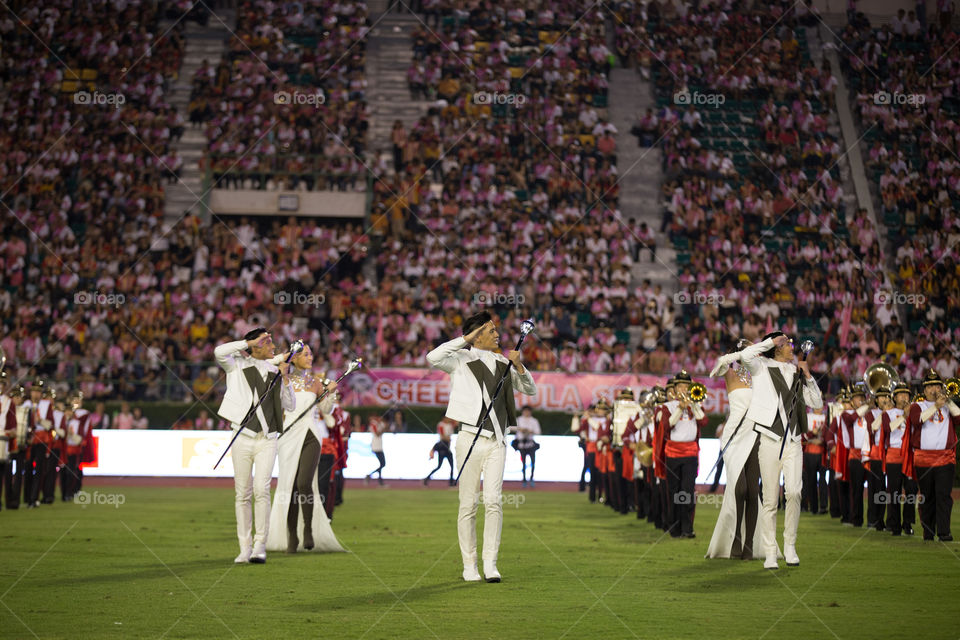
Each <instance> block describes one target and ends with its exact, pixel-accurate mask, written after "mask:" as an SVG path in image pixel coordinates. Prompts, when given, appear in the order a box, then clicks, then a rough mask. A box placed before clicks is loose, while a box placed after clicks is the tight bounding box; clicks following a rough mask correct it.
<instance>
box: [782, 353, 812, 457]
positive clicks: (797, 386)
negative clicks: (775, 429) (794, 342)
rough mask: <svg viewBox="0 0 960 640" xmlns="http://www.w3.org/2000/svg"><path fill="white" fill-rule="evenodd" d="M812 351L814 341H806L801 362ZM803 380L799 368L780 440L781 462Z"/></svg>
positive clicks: (801, 354)
mask: <svg viewBox="0 0 960 640" xmlns="http://www.w3.org/2000/svg"><path fill="white" fill-rule="evenodd" d="M811 351H813V341H812V340H804V341H803V342H802V343H800V362H804V361H806V359H807V354H809V353H810V352H811ZM801 380H803V371H800V368H799V367H797V377H796V378H795V379H794V381H793V389H792V391H793V398H792V402H791V403H790V416H789V417H788V418H787V424H785V425H784V427H783V439H781V440H780V460H783V449H784V447H786V446H787V435H788V434H789V433H790V428H791V425H792V424H793V414H794V412H795V411H796V409H797V394H798V393H800V384H801V382H800V381H801Z"/></svg>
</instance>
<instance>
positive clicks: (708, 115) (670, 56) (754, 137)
mask: <svg viewBox="0 0 960 640" xmlns="http://www.w3.org/2000/svg"><path fill="white" fill-rule="evenodd" d="M619 11H620V12H619V15H618V19H617V24H618V25H620V26H619V28H618V34H617V42H618V55H619V56H620V58H621V60H623V61H625V62H628V63H630V64H633V65H634V66H635V68H636V69H637V71H638V72H639V73H641V74H642V75H644V76H647V77H650V78H651V80H652V81H653V83H654V86H655V90H656V95H657V106H658V108H657V109H656V110H654V109H650V110H648V111H647V112H646V113H643V114H639V115H638V119H637V123H636V125H635V127H634V130H633V133H635V134H636V135H637V136H638V139H639V142H640V144H641V145H644V146H650V145H653V144H658V145H660V147H661V149H662V157H663V171H664V174H665V182H664V184H663V193H662V201H663V203H664V210H663V214H664V215H663V224H662V229H661V230H662V231H664V232H666V233H667V234H668V236H669V238H670V240H671V241H672V243H673V245H674V247H675V249H676V250H677V251H678V265H679V268H680V276H679V280H680V285H681V293H680V296H681V297H682V298H683V301H684V303H685V304H683V305H682V306H681V307H680V314H679V318H680V322H679V323H678V324H679V325H680V326H682V327H683V328H684V329H685V334H686V335H685V336H684V342H685V343H686V344H688V345H692V344H696V345H698V346H699V349H701V350H703V351H704V352H705V353H707V354H708V355H709V357H707V358H705V360H706V361H707V362H709V361H711V359H712V357H713V355H715V351H714V350H715V349H716V348H717V347H720V349H721V350H722V349H729V348H731V346H732V343H733V342H734V341H735V339H736V338H738V337H740V336H743V337H746V338H748V339H751V340H755V339H757V338H758V337H760V336H762V335H763V334H764V333H765V332H766V331H768V330H770V329H772V328H774V327H777V328H782V329H783V330H784V331H787V332H788V333H792V334H795V335H802V336H809V337H813V338H815V339H816V340H817V342H818V344H819V345H820V347H819V349H818V352H817V353H816V354H815V355H814V356H812V359H813V360H814V361H815V366H814V368H815V369H816V370H818V371H819V372H820V373H822V374H829V377H830V386H831V387H837V386H839V384H840V383H841V380H843V379H847V380H849V379H855V378H857V377H858V376H859V375H860V373H862V371H863V370H864V368H865V366H866V365H869V364H872V363H873V362H876V361H877V360H879V359H880V358H881V357H885V358H886V359H887V360H888V361H889V362H890V363H891V364H893V365H898V366H900V367H901V370H902V373H903V374H904V376H905V378H906V379H912V378H914V377H917V371H921V370H922V366H924V365H925V364H926V362H927V361H928V360H929V356H928V355H927V353H926V351H924V356H923V358H920V359H916V358H914V359H912V360H911V359H910V358H908V359H905V360H903V361H901V359H900V357H901V356H902V355H903V352H904V343H905V337H906V336H905V332H904V327H901V326H900V325H899V321H898V319H897V314H896V312H895V309H894V304H895V303H896V302H898V301H899V298H895V297H894V296H893V295H892V294H893V293H894V287H896V286H897V282H896V281H895V280H894V279H893V278H891V276H890V274H888V269H887V267H886V264H885V262H884V260H883V258H882V257H881V250H880V249H881V247H880V238H879V237H878V230H877V229H876V228H875V225H874V224H873V222H872V221H871V218H870V217H869V215H867V212H866V211H865V210H851V209H850V207H849V206H848V204H847V203H846V201H845V199H844V192H843V186H842V176H841V167H842V166H843V165H842V162H841V160H842V157H843V156H844V155H845V151H846V150H845V148H844V147H842V146H841V140H840V134H839V126H836V123H835V119H831V114H832V110H833V108H834V106H835V103H834V96H833V93H834V89H835V88H836V86H837V84H838V80H837V79H836V78H835V77H834V75H833V71H832V70H831V67H830V64H829V63H828V62H827V61H826V59H824V61H823V62H822V63H820V64H816V63H815V62H814V61H813V59H812V57H811V51H810V47H809V46H808V44H807V37H808V33H809V34H811V35H812V34H814V30H812V29H808V28H807V27H810V26H813V25H815V24H816V23H817V22H818V17H817V15H816V10H815V9H814V8H813V7H812V6H810V5H809V3H807V4H791V3H785V2H772V3H765V4H764V6H762V7H755V8H754V9H750V10H748V9H744V8H742V7H740V6H733V5H732V4H731V3H727V4H706V5H698V6H696V7H681V8H680V13H677V11H676V10H675V9H674V7H673V6H669V5H668V6H665V7H664V6H662V5H656V4H655V3H651V4H649V5H640V4H636V5H632V4H630V3H625V4H622V5H620V10H619ZM915 337H917V338H922V336H915ZM927 343H928V341H926V340H923V341H921V342H919V343H918V344H917V348H923V349H925V348H926V346H927ZM711 352H713V353H711ZM691 359H693V354H691ZM934 360H936V358H934Z"/></svg>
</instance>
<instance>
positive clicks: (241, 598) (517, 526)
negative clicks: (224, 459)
mask: <svg viewBox="0 0 960 640" xmlns="http://www.w3.org/2000/svg"><path fill="white" fill-rule="evenodd" d="M88 484H90V486H89V487H87V489H88V490H89V491H90V492H91V493H92V492H93V491H95V490H96V491H99V492H100V494H101V495H109V494H119V495H122V496H123V504H122V505H118V506H117V505H110V504H99V505H91V506H86V507H82V506H80V505H77V504H63V503H57V504H56V505H54V506H50V507H43V508H41V509H39V510H24V509H20V510H18V511H12V512H11V511H3V512H2V513H0V535H2V538H3V541H2V549H3V551H2V553H0V558H2V562H0V594H2V595H0V637H3V638H32V637H39V638H71V639H75V638H369V639H376V638H383V639H387V640H393V639H396V638H443V639H446V638H469V639H474V638H497V639H498V640H502V639H506V638H518V639H520V638H522V639H524V640H529V639H532V638H698V639H700V638H753V639H757V638H791V639H793V638H841V639H844V640H846V639H847V638H854V637H857V638H956V637H958V635H960V605H958V603H957V602H958V601H957V597H958V593H960V591H958V587H960V545H958V544H956V543H950V544H943V543H940V542H928V543H924V542H922V541H921V540H919V539H918V538H917V537H916V536H914V537H903V538H892V537H891V536H890V535H889V534H882V533H877V532H874V531H870V530H866V529H859V530H856V529H850V528H843V527H840V526H839V524H838V522H837V521H835V520H830V519H829V518H826V517H825V516H817V517H811V516H808V515H806V514H804V516H803V517H802V518H801V521H800V538H799V540H800V541H799V545H798V550H799V553H800V558H801V566H800V567H798V568H791V569H789V570H788V569H787V568H786V567H783V565H782V564H781V566H782V567H783V568H781V569H780V570H779V571H778V572H769V571H764V570H763V569H762V565H761V562H760V561H754V562H743V561H736V560H724V561H718V560H713V561H707V560H704V559H703V553H704V550H705V549H706V546H707V543H708V541H709V537H710V534H711V532H712V529H713V522H714V520H715V519H716V516H717V513H718V509H717V508H716V507H714V506H709V505H701V506H699V507H698V508H697V516H696V523H695V524H696V527H695V528H696V531H697V534H698V537H697V538H696V539H695V540H679V539H677V540H675V539H672V538H670V537H669V536H667V537H664V536H663V535H662V534H661V532H659V531H657V530H655V529H654V528H653V527H652V526H651V525H649V524H647V523H646V522H640V521H638V520H636V518H634V517H633V516H632V515H631V516H619V515H616V514H614V513H612V512H611V510H610V509H607V508H605V507H602V506H600V505H591V504H588V503H587V500H586V498H585V496H584V495H583V494H579V493H570V492H550V491H548V490H545V489H541V488H540V487H538V488H537V489H535V490H527V489H524V490H522V491H521V490H510V489H508V490H505V497H506V504H505V507H504V526H503V543H502V546H501V554H500V560H499V568H500V571H501V573H502V574H503V577H504V581H503V582H502V583H501V584H486V583H469V584H468V583H464V582H463V581H462V580H461V579H460V571H461V563H460V555H459V548H458V546H457V541H456V527H455V516H456V508H457V501H456V492H455V490H446V489H445V490H433V489H431V490H429V491H428V490H407V489H396V488H394V489H390V488H379V489H374V488H370V489H348V490H347V494H346V496H345V497H346V503H345V504H344V505H343V506H342V507H340V508H338V511H337V513H336V514H335V519H334V522H333V526H334V530H335V531H336V532H337V534H338V536H339V537H340V540H341V541H342V543H343V544H344V546H345V547H347V548H348V549H349V550H350V553H343V554H335V555H315V554H297V555H286V554H280V553H273V554H271V555H269V556H268V561H267V564H266V565H263V566H257V565H242V566H235V565H234V564H233V563H232V561H233V558H234V556H235V555H236V553H237V545H236V539H235V534H234V531H235V524H234V515H233V492H232V489H230V488H169V487H135V488H131V487H123V486H109V485H104V484H102V481H101V483H100V484H99V486H96V485H94V483H93V482H90V483H88ZM521 496H522V498H521ZM101 499H103V498H101ZM521 502H522V504H521ZM781 519H782V515H781ZM956 525H957V515H956V511H955V513H954V534H955V535H956V534H958V533H960V527H957V526H956Z"/></svg>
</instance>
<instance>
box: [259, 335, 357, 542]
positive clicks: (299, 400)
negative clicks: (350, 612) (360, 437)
mask: <svg viewBox="0 0 960 640" xmlns="http://www.w3.org/2000/svg"><path fill="white" fill-rule="evenodd" d="M291 364H292V371H291V372H290V374H289V379H290V385H291V386H292V388H293V394H294V400H295V402H294V405H295V406H296V409H294V411H285V412H284V414H283V431H282V432H281V434H280V437H279V438H278V439H277V440H278V442H277V462H278V465H279V467H280V473H279V477H278V479H277V490H276V492H275V493H274V497H273V504H272V506H271V508H270V526H269V528H268V533H267V551H286V552H287V553H297V552H298V551H300V550H305V551H312V550H313V549H317V550H318V551H343V548H342V547H341V546H340V543H339V542H338V541H337V537H336V535H334V533H333V529H332V528H331V527H330V521H329V519H328V518H327V515H326V513H325V512H324V511H323V509H321V508H320V506H321V504H322V502H323V500H322V498H321V494H320V491H319V483H318V482H317V471H318V468H319V463H320V455H321V444H320V443H321V442H322V441H323V438H324V436H326V434H327V426H326V423H325V422H324V420H323V416H321V415H320V414H319V410H318V407H317V406H315V404H314V403H315V402H316V399H317V397H318V396H320V395H321V394H323V393H324V392H325V391H327V392H328V395H329V393H332V392H333V390H334V389H336V382H331V381H329V380H324V379H322V378H321V376H319V375H314V373H313V351H312V350H311V348H310V347H309V346H304V347H303V349H302V350H301V351H300V352H299V353H298V354H296V356H294V357H293V359H292V360H291Z"/></svg>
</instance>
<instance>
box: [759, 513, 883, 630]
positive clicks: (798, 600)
mask: <svg viewBox="0 0 960 640" xmlns="http://www.w3.org/2000/svg"><path fill="white" fill-rule="evenodd" d="M869 533H870V529H869V528H865V529H864V532H863V534H861V536H860V537H859V538H857V539H856V540H855V541H854V542H853V544H852V545H850V547H849V548H848V549H847V550H846V551H844V552H843V554H842V555H841V556H840V557H839V558H837V559H836V560H834V562H833V564H832V565H830V566H829V567H828V568H827V570H826V571H824V572H823V574H822V575H821V576H820V577H819V578H817V579H816V580H815V581H814V582H813V584H811V585H810V586H809V587H808V588H807V590H806V591H804V592H803V595H802V596H800V598H799V599H797V600H796V601H795V602H794V603H793V604H792V605H790V607H789V608H788V609H787V610H786V611H784V612H783V615H781V616H780V617H779V618H777V621H776V622H774V623H773V624H772V625H771V626H770V628H769V629H767V630H766V631H764V632H763V635H761V636H760V638H759V640H763V636H765V635H767V634H768V633H770V631H772V630H773V628H774V627H775V626H777V625H778V624H780V621H781V620H783V619H784V618H785V617H786V616H787V614H788V613H790V612H791V611H792V610H793V608H794V607H795V606H797V602H801V601H802V599H803V598H806V597H807V594H808V593H810V591H811V590H812V589H813V588H814V587H815V586H817V584H818V583H819V582H820V581H821V580H823V579H824V578H825V577H827V574H828V573H830V572H831V571H833V568H834V567H835V566H837V564H839V563H840V561H841V560H843V559H844V558H845V557H847V554H848V553H850V552H851V551H853V548H854V547H855V546H857V545H858V544H859V543H860V541H861V540H863V539H864V538H865V537H867V534H869ZM827 629H828V630H829V631H830V632H831V633H833V630H832V629H830V627H827ZM834 635H836V634H835V633H834Z"/></svg>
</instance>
